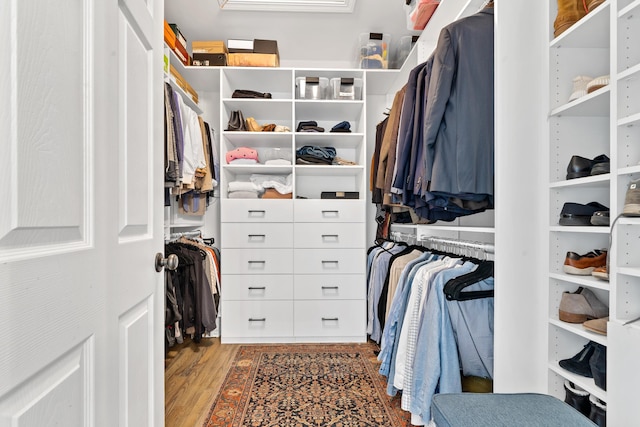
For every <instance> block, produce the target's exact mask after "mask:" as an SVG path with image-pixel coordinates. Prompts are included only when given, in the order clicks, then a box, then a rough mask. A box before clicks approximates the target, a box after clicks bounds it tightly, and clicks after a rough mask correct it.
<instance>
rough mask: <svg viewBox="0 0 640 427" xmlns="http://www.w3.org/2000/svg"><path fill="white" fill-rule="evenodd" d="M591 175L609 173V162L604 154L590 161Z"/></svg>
mask: <svg viewBox="0 0 640 427" xmlns="http://www.w3.org/2000/svg"><path fill="white" fill-rule="evenodd" d="M592 163H593V167H592V168H591V175H602V174H605V173H609V172H610V171H611V160H610V159H609V157H608V156H607V155H606V154H600V155H599V156H596V157H594V158H593V160H592Z"/></svg>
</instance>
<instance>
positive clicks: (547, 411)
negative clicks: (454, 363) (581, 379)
mask: <svg viewBox="0 0 640 427" xmlns="http://www.w3.org/2000/svg"><path fill="white" fill-rule="evenodd" d="M431 415H432V416H433V420H434V422H435V424H436V426H437V427H471V426H473V427H502V426H504V427H583V426H584V427H594V426H595V424H594V423H593V422H592V421H591V420H589V419H588V418H587V417H585V416H584V415H582V414H581V413H580V412H578V411H577V410H575V409H574V408H573V407H571V406H569V405H567V404H566V403H564V402H563V401H561V400H558V399H556V398H555V397H552V396H548V395H546V394H537V393H518V394H491V393H454V394H436V395H435V396H433V400H432V402H431Z"/></svg>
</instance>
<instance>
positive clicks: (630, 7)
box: [618, 0, 640, 18]
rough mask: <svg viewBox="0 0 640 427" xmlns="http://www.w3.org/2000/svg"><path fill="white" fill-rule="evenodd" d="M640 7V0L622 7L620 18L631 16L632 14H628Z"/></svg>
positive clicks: (619, 13)
mask: <svg viewBox="0 0 640 427" xmlns="http://www.w3.org/2000/svg"><path fill="white" fill-rule="evenodd" d="M638 8H640V0H635V1H634V2H632V3H631V4H629V5H628V6H626V7H624V8H622V9H621V10H620V12H618V18H631V16H627V15H630V14H631V13H633V12H635V11H636V9H638Z"/></svg>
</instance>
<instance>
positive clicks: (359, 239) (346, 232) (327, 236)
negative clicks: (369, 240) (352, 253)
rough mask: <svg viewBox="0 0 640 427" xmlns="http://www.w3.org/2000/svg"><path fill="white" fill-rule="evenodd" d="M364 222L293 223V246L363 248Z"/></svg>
mask: <svg viewBox="0 0 640 427" xmlns="http://www.w3.org/2000/svg"><path fill="white" fill-rule="evenodd" d="M365 227H366V226H365V224H364V223H361V224H354V223H345V224H341V223H295V224H294V226H293V247H294V248H364V247H365V237H364V235H365Z"/></svg>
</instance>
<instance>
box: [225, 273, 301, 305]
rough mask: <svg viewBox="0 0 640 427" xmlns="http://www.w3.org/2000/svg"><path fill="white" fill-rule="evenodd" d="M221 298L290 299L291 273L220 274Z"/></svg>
mask: <svg viewBox="0 0 640 427" xmlns="http://www.w3.org/2000/svg"><path fill="white" fill-rule="evenodd" d="M222 287H223V291H222V298H224V299H225V300H227V301H231V300H254V301H266V300H291V299H293V276H292V275H273V274H272V275H241V274H224V275H222Z"/></svg>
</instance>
